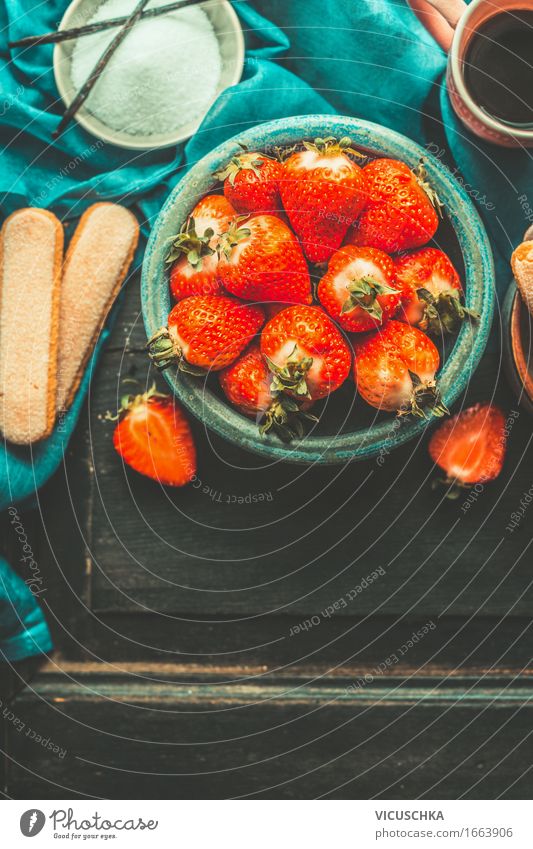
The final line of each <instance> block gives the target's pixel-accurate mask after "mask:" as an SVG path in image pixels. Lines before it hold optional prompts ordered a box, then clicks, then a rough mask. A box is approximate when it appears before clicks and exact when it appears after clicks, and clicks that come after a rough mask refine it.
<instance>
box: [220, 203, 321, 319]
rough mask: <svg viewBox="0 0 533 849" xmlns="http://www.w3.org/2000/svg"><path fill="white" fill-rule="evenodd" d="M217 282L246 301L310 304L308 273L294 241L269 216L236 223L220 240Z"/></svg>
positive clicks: (291, 236) (298, 247)
mask: <svg viewBox="0 0 533 849" xmlns="http://www.w3.org/2000/svg"><path fill="white" fill-rule="evenodd" d="M219 254H220V259H219V263H218V269H217V274H218V279H219V282H220V283H221V284H222V285H223V287H224V288H225V289H226V290H227V291H228V292H230V293H231V294H232V295H236V296H237V297H239V298H244V299H245V300H247V301H259V302H263V303H264V302H267V301H282V302H284V303H289V304H310V303H311V301H312V299H313V295H312V290H311V279H310V277H309V269H308V268H307V263H306V261H305V258H304V255H303V253H302V249H301V247H300V244H299V242H298V239H297V238H296V236H295V235H294V233H293V232H292V231H291V229H290V228H289V227H287V225H286V224H284V223H283V221H281V220H280V219H279V218H276V217H275V216H273V215H257V216H254V217H253V218H249V219H247V220H246V221H242V220H240V221H238V222H236V223H235V224H234V225H233V226H232V227H230V229H229V230H228V232H227V233H224V234H223V235H222V236H221V238H220V247H219Z"/></svg>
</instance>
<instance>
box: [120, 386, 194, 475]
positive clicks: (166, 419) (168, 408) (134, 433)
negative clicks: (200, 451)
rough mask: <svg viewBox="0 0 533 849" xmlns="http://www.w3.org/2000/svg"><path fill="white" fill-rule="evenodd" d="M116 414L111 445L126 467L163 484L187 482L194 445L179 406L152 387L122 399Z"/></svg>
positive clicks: (191, 465) (192, 466) (191, 468)
mask: <svg viewBox="0 0 533 849" xmlns="http://www.w3.org/2000/svg"><path fill="white" fill-rule="evenodd" d="M119 415H122V418H121V420H120V421H119V423H118V424H117V426H116V428H115V432H114V434H113V445H114V446H115V449H116V451H117V452H118V453H119V454H120V456H121V457H122V458H123V460H124V462H125V463H127V464H128V466H131V468H132V469H135V471H136V472H139V473H140V474H141V475H145V476H146V477H149V478H153V479H154V480H156V481H159V483H161V484H163V485H165V486H185V484H187V483H189V481H190V480H191V478H192V477H193V476H194V475H195V473H196V448H195V445H194V440H193V435H192V432H191V428H190V426H189V422H188V421H187V418H186V416H185V414H184V412H183V410H182V409H181V407H179V406H178V405H177V404H175V403H174V401H173V400H172V399H171V398H170V397H169V396H168V395H163V394H161V393H160V392H156V391H155V386H154V387H152V389H150V390H149V391H148V392H145V393H144V394H143V395H137V396H133V395H127V396H126V397H125V398H123V399H122V405H121V408H120V411H119ZM114 418H116V417H114Z"/></svg>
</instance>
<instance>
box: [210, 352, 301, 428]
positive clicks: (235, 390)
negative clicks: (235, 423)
mask: <svg viewBox="0 0 533 849" xmlns="http://www.w3.org/2000/svg"><path fill="white" fill-rule="evenodd" d="M219 379H220V385H221V387H222V389H223V390H224V394H225V395H226V398H227V399H228V400H229V401H230V403H231V404H233V406H234V407H237V409H238V410H240V412H241V413H244V415H245V416H250V417H251V418H255V419H256V420H257V422H258V424H259V430H260V433H261V434H263V433H267V432H268V431H269V430H274V431H275V432H276V433H277V434H278V436H280V437H281V438H282V439H284V440H289V439H292V437H294V436H298V437H300V438H301V437H302V436H303V435H304V420H305V419H310V420H312V421H316V418H315V417H314V416H310V415H309V414H308V413H306V412H305V411H306V410H308V409H309V407H310V406H311V404H310V402H305V401H301V402H298V401H296V400H295V399H294V398H291V397H290V396H288V395H286V394H285V393H280V392H275V391H273V388H272V383H273V380H272V374H271V372H270V371H269V369H268V366H267V364H266V361H265V358H264V357H263V355H262V354H261V351H260V348H259V345H258V344H255V343H254V344H252V345H251V346H250V347H249V348H248V350H247V351H245V352H244V354H241V356H240V357H239V359H238V360H235V362H234V363H232V364H231V365H230V366H228V368H226V369H224V370H223V371H221V372H220V375H219Z"/></svg>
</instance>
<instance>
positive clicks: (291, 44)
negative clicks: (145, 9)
mask: <svg viewBox="0 0 533 849" xmlns="http://www.w3.org/2000/svg"><path fill="white" fill-rule="evenodd" d="M66 6H67V0H47V2H45V3H40V4H37V5H35V4H34V3H31V2H29V0H5V3H4V4H3V5H2V7H1V8H0V32H1V42H0V59H1V62H2V67H1V70H0V144H1V146H2V149H3V154H2V157H1V160H0V211H1V213H2V216H5V215H7V214H9V213H10V212H12V211H13V210H15V209H17V208H19V207H21V206H26V205H36V206H44V207H47V208H50V209H53V210H54V212H56V213H57V214H58V215H60V216H61V217H62V218H63V219H64V220H66V221H70V220H73V219H76V218H77V217H78V216H79V215H80V213H81V212H82V211H83V210H84V209H85V208H86V207H87V206H88V205H90V204H91V203H94V202H95V201H96V200H104V199H105V200H117V201H121V202H123V203H126V204H128V205H129V206H131V207H132V208H133V210H134V212H135V213H136V214H137V215H138V217H139V220H140V221H141V223H142V226H143V232H144V233H145V235H146V234H147V232H148V230H149V228H150V225H151V224H152V223H153V221H154V218H155V216H156V215H157V213H158V211H159V209H160V207H161V204H162V202H163V200H164V199H165V197H166V195H167V194H168V192H169V191H170V189H171V188H172V187H173V186H174V185H175V184H176V182H177V181H178V180H179V179H180V177H181V176H182V175H183V173H184V172H185V170H186V169H187V168H188V167H189V166H190V165H192V164H193V163H194V162H195V161H197V160H198V159H199V158H200V157H201V156H203V155H204V154H205V153H206V152H207V151H209V150H211V149H212V148H213V147H214V146H215V145H217V144H218V143H220V142H221V141H223V140H225V139H226V138H228V137H230V136H232V135H234V134H235V133H237V132H239V131H241V130H244V129H246V127H247V126H252V125H254V124H256V123H258V122H261V121H268V120H270V119H273V118H281V117H285V116H290V115H298V114H303V113H334V112H339V113H344V114H347V115H353V116H358V117H361V118H365V119H367V120H371V121H376V122H378V123H381V124H385V125H386V126H388V127H391V128H393V129H395V130H398V131H400V132H402V133H405V134H406V135H407V136H410V137H411V138H413V139H415V140H416V141H418V142H419V143H421V144H422V145H425V146H427V147H428V149H429V150H431V151H432V152H433V153H436V154H437V155H438V156H439V157H440V158H441V159H442V160H443V161H445V162H446V163H447V164H449V166H450V168H451V169H452V170H454V171H455V169H457V168H458V169H460V174H459V176H460V179H462V181H463V182H464V184H465V185H466V186H467V190H468V191H469V192H470V194H471V195H472V197H473V199H474V200H475V201H477V202H478V205H479V210H480V212H481V215H482V216H483V218H484V221H485V224H486V226H487V229H488V231H489V233H490V235H491V237H492V241H493V246H494V250H495V259H496V267H497V286H498V290H499V292H500V294H501V293H502V292H503V291H504V289H505V287H506V285H507V282H508V278H509V270H508V260H509V256H510V252H511V250H512V246H513V244H515V243H516V242H517V241H518V240H519V239H520V237H521V235H522V233H523V232H524V230H525V228H526V226H527V224H528V223H529V222H528V221H527V215H528V212H527V206H526V205H525V203H524V195H525V196H526V198H527V202H529V204H530V205H531V206H533V163H532V160H531V155H530V154H529V153H527V152H525V151H520V150H514V151H508V150H502V149H499V148H496V147H493V146H491V145H488V144H485V143H483V142H481V141H479V140H478V139H476V138H475V137H474V136H472V135H471V134H470V133H469V132H468V131H467V130H466V129H464V128H463V127H462V125H460V124H459V123H458V122H457V120H456V119H455V117H454V115H453V113H452V111H451V109H450V105H449V103H448V100H447V96H446V93H445V90H444V86H443V84H442V83H443V73H444V70H445V65H446V57H445V55H444V53H443V52H442V50H441V49H440V48H439V47H438V46H437V45H436V44H435V43H434V41H433V40H432V39H431V37H430V36H429V35H428V34H427V33H426V31H425V30H424V28H423V27H422V25H421V24H420V23H419V22H418V20H417V19H416V18H415V16H414V15H413V13H412V12H411V10H410V8H409V7H408V6H407V4H406V2H405V0H290V2H289V0H268V2H261V0H251V2H245V0H235V2H234V7H235V9H236V10H237V12H238V14H239V16H240V19H241V22H242V25H243V29H244V31H245V36H246V42H247V52H246V62H245V68H244V73H243V77H242V80H241V82H240V83H239V84H238V85H237V86H234V87H233V88H232V89H229V90H228V91H226V92H225V93H224V94H223V95H222V96H221V97H220V98H219V99H218V101H217V102H216V103H215V104H214V105H213V107H212V109H211V110H210V112H209V114H208V115H207V116H206V118H205V121H204V122H203V124H202V126H201V128H200V130H199V131H198V132H197V133H196V134H195V136H194V138H192V139H191V140H190V141H189V142H188V143H187V144H186V145H184V146H180V147H178V148H174V149H169V150H163V151H158V152H157V151H156V152H148V153H145V154H141V155H139V154H137V153H134V154H132V152H131V151H125V150H121V149H119V148H115V147H112V146H110V145H106V144H103V143H102V142H100V141H99V140H97V139H95V138H93V137H92V136H90V135H89V134H88V133H86V132H85V131H84V130H82V129H81V128H80V127H79V126H78V125H77V124H76V123H73V124H71V126H70V127H69V128H68V130H67V131H66V132H65V133H64V135H63V136H62V137H61V138H60V139H59V141H57V142H55V143H53V144H52V142H51V134H52V131H53V130H54V128H55V127H56V126H57V124H58V122H59V118H60V115H61V111H62V108H61V103H60V101H59V99H58V94H57V91H56V88H55V84H54V78H53V72H52V48H51V47H49V46H42V47H39V48H37V49H31V50H28V49H25V50H15V51H14V52H13V54H10V53H9V51H8V50H7V47H6V44H7V41H8V40H9V39H16V38H20V37H22V36H24V35H28V34H30V33H35V32H40V31H46V30H49V29H54V28H55V27H56V26H57V22H58V21H59V20H60V18H61V16H62V14H63V12H64V10H65V8H66ZM457 173H459V172H457ZM520 198H522V200H520ZM104 335H105V334H104ZM103 342H104V338H103V337H102V339H101V341H100V345H99V347H98V349H97V351H96V353H95V357H94V358H93V361H92V365H94V363H95V362H96V360H97V357H98V354H99V351H100V349H101V347H102V344H103ZM92 365H91V366H90V367H89V369H88V372H87V374H86V376H85V379H84V381H83V384H82V386H81V388H80V391H79V393H78V397H77V398H76V401H75V403H74V406H73V407H72V409H71V411H70V412H69V414H68V415H67V417H66V418H65V420H64V421H63V422H62V424H61V428H60V430H56V432H55V433H54V434H53V435H52V437H50V439H48V440H47V441H46V442H44V443H42V444H40V445H37V446H34V447H33V448H32V449H31V450H27V451H21V450H14V449H12V448H10V446H5V449H4V452H3V454H2V457H1V460H0V508H3V509H5V507H7V506H8V505H9V504H13V503H16V502H17V501H19V500H21V499H26V498H28V497H29V496H31V494H32V493H34V492H35V490H36V489H37V488H38V487H40V486H41V485H42V484H43V483H44V482H45V481H46V480H47V479H48V477H50V475H51V474H52V473H53V472H54V471H55V469H56V468H57V466H58V465H59V463H60V462H61V459H62V456H63V451H64V449H65V446H66V444H67V442H68V439H69V437H70V435H71V433H72V430H73V428H74V426H75V424H76V421H77V419H78V415H79V412H80V409H81V407H82V404H83V399H84V397H85V394H86V392H87V389H88V386H89V381H90V372H91V368H92ZM0 589H1V588H0Z"/></svg>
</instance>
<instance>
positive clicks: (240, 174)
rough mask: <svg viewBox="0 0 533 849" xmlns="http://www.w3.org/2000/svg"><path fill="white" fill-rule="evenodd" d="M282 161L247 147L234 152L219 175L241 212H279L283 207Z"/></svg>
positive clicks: (229, 198)
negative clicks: (281, 195) (280, 181)
mask: <svg viewBox="0 0 533 849" xmlns="http://www.w3.org/2000/svg"><path fill="white" fill-rule="evenodd" d="M281 174H282V166H281V163H280V162H278V161H277V160H276V159H270V157H268V156H265V154H264V153H253V152H250V151H243V152H242V153H238V154H237V155H236V156H233V157H232V158H231V160H230V162H229V163H228V164H227V165H226V167H225V168H223V169H222V171H219V172H218V173H217V174H216V176H217V177H218V179H219V180H222V181H223V183H224V195H225V196H226V198H227V199H228V200H229V202H230V203H231V205H232V206H233V207H234V208H235V209H236V210H237V212H240V213H263V214H275V213H278V212H280V211H281V209H282V206H281V198H280V194H279V186H278V181H279V179H280V176H281Z"/></svg>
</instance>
